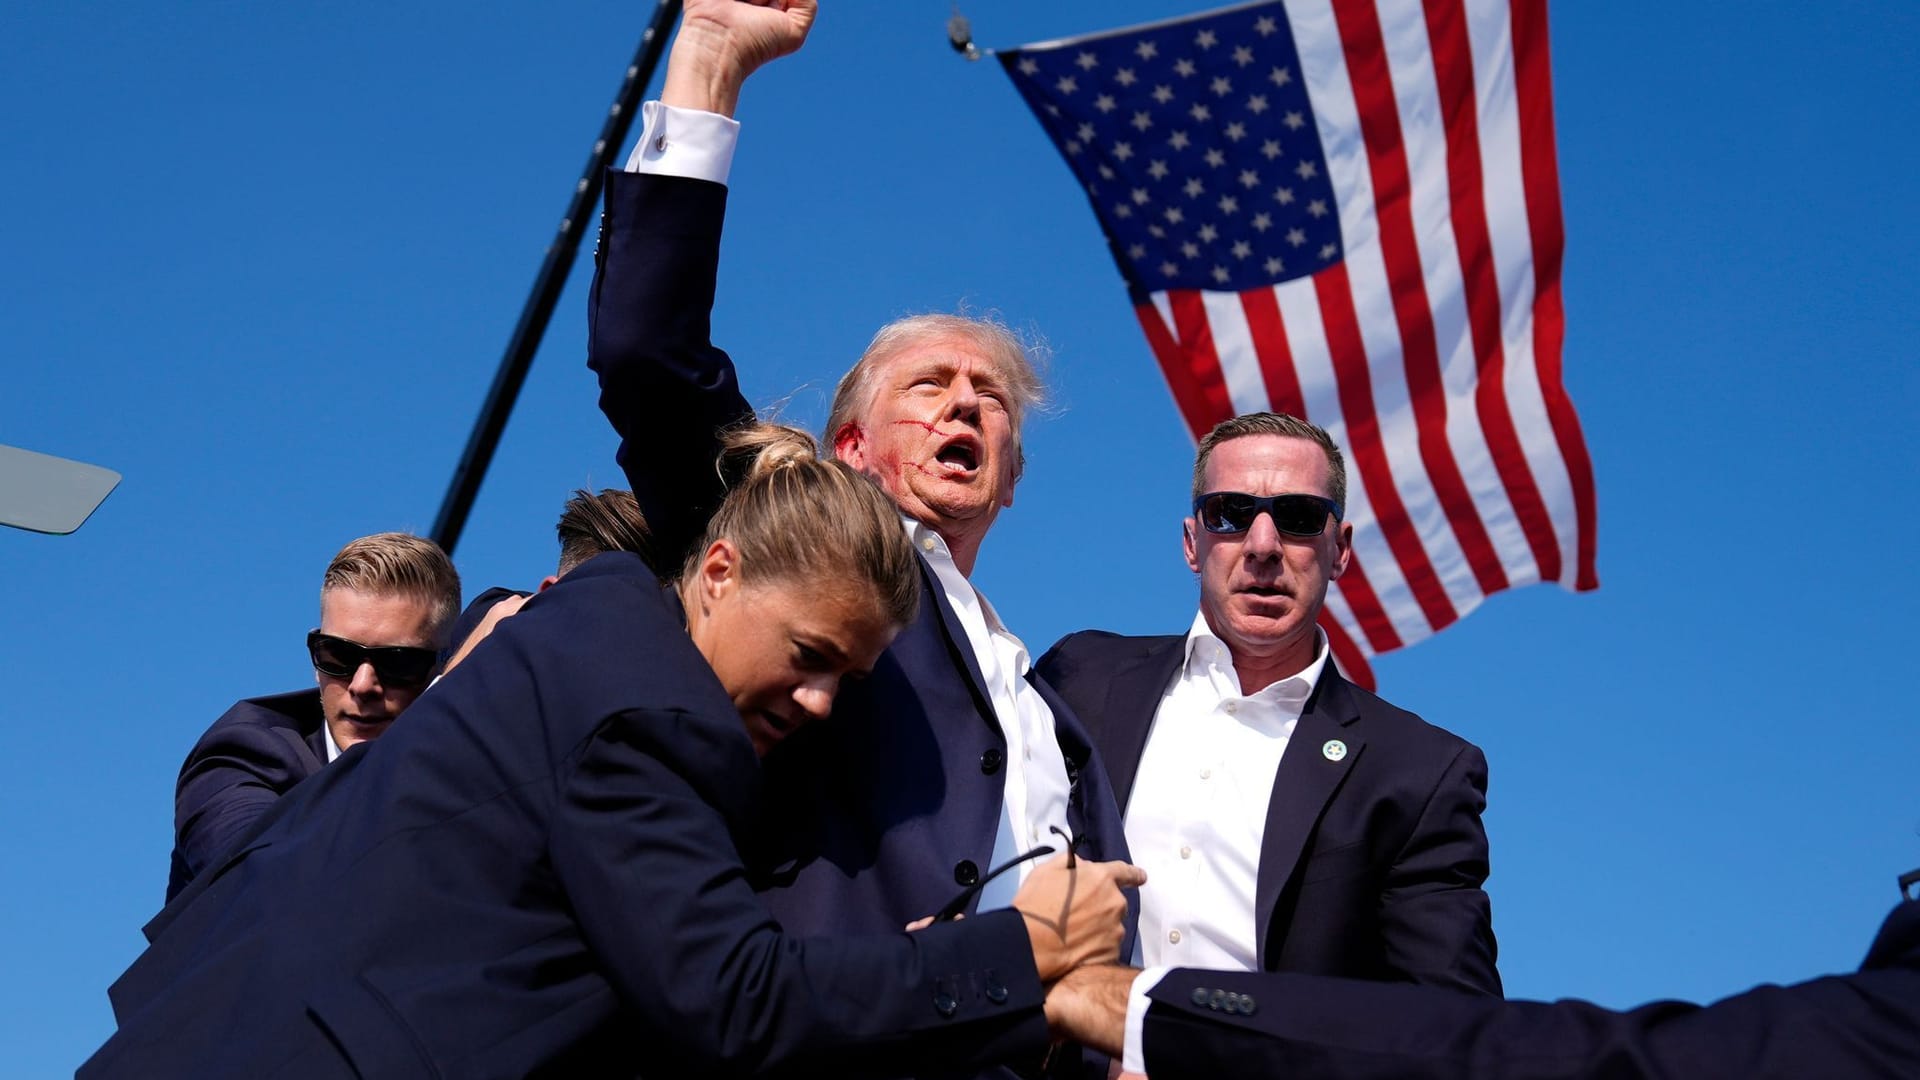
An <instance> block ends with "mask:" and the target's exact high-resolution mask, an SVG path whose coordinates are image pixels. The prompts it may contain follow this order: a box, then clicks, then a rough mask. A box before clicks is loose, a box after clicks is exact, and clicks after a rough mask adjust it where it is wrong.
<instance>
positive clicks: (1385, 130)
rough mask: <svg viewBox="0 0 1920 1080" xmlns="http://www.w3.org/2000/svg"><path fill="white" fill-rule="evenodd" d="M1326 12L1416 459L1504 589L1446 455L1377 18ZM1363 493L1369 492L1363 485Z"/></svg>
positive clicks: (1477, 567) (1483, 576) (1436, 372)
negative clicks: (1355, 114)
mask: <svg viewBox="0 0 1920 1080" xmlns="http://www.w3.org/2000/svg"><path fill="white" fill-rule="evenodd" d="M1333 13H1334V19H1335V21H1336V22H1337V23H1338V24H1339V27H1340V44H1341V48H1342V50H1343V51H1344V52H1345V53H1346V57H1347V73H1348V80H1349V82H1350V83H1351V84H1352V86H1353V100H1354V105H1355V106H1356V107H1357V108H1358V109H1359V113H1360V134H1361V137H1362V139H1363V140H1364V141H1365V143H1366V146H1367V169H1368V172H1369V173H1370V175H1371V177H1372V180H1373V201H1374V214H1375V216H1376V218H1377V219H1378V221H1379V226H1380V255H1381V258H1382V260H1383V261H1384V262H1385V263H1386V268H1387V281H1388V283H1389V285H1390V286H1391V289H1392V299H1393V314H1394V320H1395V322H1397V323H1398V324H1399V328H1400V354H1401V362H1402V364H1403V366H1404V368H1405V370H1406V377H1407V396H1408V398H1409V400H1410V402H1411V403H1412V405H1413V415H1414V425H1415V428H1416V429H1417V431H1418V432H1419V437H1418V440H1417V441H1418V444H1419V447H1420V460H1421V462H1422V463H1423V464H1424V465H1425V466H1426V472H1427V482H1428V483H1429V484H1430V485H1431V486H1432V488H1433V493H1434V497H1435V498H1436V499H1437V500H1438V501H1439V503H1440V509H1441V512H1442V513H1444V514H1445V515H1446V517H1447V522H1448V524H1449V525H1451V526H1452V528H1453V535H1454V538H1455V539H1456V540H1457V541H1458V542H1459V544H1460V550H1461V553H1462V554H1464V555H1465V556H1466V559H1467V565H1468V566H1470V567H1471V568H1472V569H1473V576H1474V579H1475V581H1476V582H1478V584H1479V586H1480V592H1481V593H1482V594H1483V595H1484V594H1487V593H1492V592H1497V591H1499V590H1501V589H1504V588H1506V587H1507V572H1506V570H1505V569H1504V568H1503V567H1502V566H1501V565H1500V557H1499V555H1498V554H1496V553H1495V552H1494V550H1493V540H1492V539H1491V538H1490V537H1489V536H1488V535H1487V527H1486V524H1485V523H1484V522H1482V521H1481V520H1480V511H1479V508H1478V507H1476V506H1474V504H1473V496H1472V495H1471V494H1469V493H1468V491H1467V484H1466V481H1465V480H1464V479H1462V477H1461V475H1460V465H1459V463H1458V462H1456V461H1454V459H1453V447H1452V445H1451V444H1449V443H1448V442H1447V397H1446V387H1445V386H1444V385H1443V384H1442V382H1441V379H1440V350H1439V347H1438V345H1437V344H1436V343H1435V340H1434V330H1433V308H1432V307H1431V306H1430V304H1429V302H1428V299H1427V283H1426V272H1425V270H1424V269H1423V268H1422V267H1421V265H1420V247H1419V243H1418V241H1416V240H1415V238H1414V230H1413V201H1412V187H1413V181H1412V178H1411V177H1410V176H1409V175H1408V174H1407V151H1406V143H1405V140H1404V138H1403V136H1402V132H1401V130H1400V112H1399V107H1398V106H1397V105H1396V104H1395V103H1394V96H1393V77H1392V74H1391V73H1390V72H1389V71H1388V68H1387V49H1386V43H1385V42H1384V41H1382V40H1381V36H1380V15H1379V12H1377V11H1376V10H1374V7H1373V5H1372V4H1357V3H1356V4H1338V3H1336V4H1334V5H1333ZM1367 491H1368V492H1369V494H1371V493H1372V491H1373V485H1372V484H1371V483H1369V484H1368V485H1367ZM1439 628H1440V627H1439V626H1438V625H1435V627H1434V629H1436V630H1438V629H1439Z"/></svg>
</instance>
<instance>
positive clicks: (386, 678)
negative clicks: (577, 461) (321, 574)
mask: <svg viewBox="0 0 1920 1080" xmlns="http://www.w3.org/2000/svg"><path fill="white" fill-rule="evenodd" d="M459 609H460V575H459V574H458V573H456V572H455V571H454V569H453V563H452V562H451V561H450V560H448V558H447V556H446V553H445V552H443V551H441V550H440V547H439V545H437V544H435V543H434V542H433V541H431V540H427V539H424V538H422V537H418V536H412V535H409V534H407V533H377V534H375V535H373V536H363V537H361V538H360V539H358V540H355V541H353V542H352V543H350V544H348V545H347V546H346V547H343V548H341V549H340V552H339V554H337V555H335V556H334V557H333V562H332V563H330V564H329V565H328V566H327V573H326V577H325V578H324V580H323V582H322V584H321V587H320V626H319V627H318V628H317V629H315V630H313V631H312V632H310V633H309V634H308V635H307V652H308V655H309V656H310V658H311V659H312V661H313V671H314V681H315V683H316V684H317V685H316V686H314V687H313V688H312V689H308V690H296V691H294V692H292V693H289V694H275V695H273V696H271V697H260V698H248V699H246V700H245V701H241V702H240V703H238V704H236V705H234V706H233V708H231V709H228V710H227V711H226V713H225V714H224V715H222V716H221V717H220V719H218V720H216V721H214V724H213V726H212V727H211V728H208V729H207V732H206V734H204V735H202V736H200V741H199V742H197V743H195V744H194V747H193V750H192V752H190V753H189V754H188V755H187V760H186V763H185V764H183V765H181V766H180V779H179V781H178V782H177V783H176V785H175V787H174V799H173V828H174V846H173V858H172V869H171V872H170V873H169V875H168V880H167V899H168V900H172V899H173V898H174V897H175V896H177V895H179V893H180V891H181V890H182V889H184V888H186V887H187V884H188V883H189V882H191V881H192V880H193V878H194V875H196V874H199V873H200V872H202V871H203V870H205V869H206V868H207V867H208V865H209V864H211V863H213V862H215V861H216V860H218V859H219V858H220V857H221V856H222V855H224V854H226V853H227V852H228V851H230V850H232V848H233V847H234V845H235V844H236V843H237V842H238V841H239V840H240V838H241V837H242V836H245V835H246V834H247V832H248V830H249V828H250V827H251V826H252V825H253V823H254V822H255V821H256V820H258V819H259V817H260V816H261V815H262V814H264V813H266V811H267V810H268V809H269V808H270V807H272V806H273V804H274V802H275V800H277V799H279V798H280V796H282V795H285V794H286V793H287V792H288V791H289V790H291V789H292V788H293V786H294V785H295V784H298V783H299V782H300V781H302V780H305V779H306V778H307V777H309V776H312V775H313V774H314V773H316V772H319V771H320V767H321V766H323V765H325V764H327V763H329V762H331V761H333V760H334V759H335V758H338V757H339V756H340V755H341V753H343V752H344V751H346V750H348V749H350V748H352V747H353V746H356V745H358V744H359V743H362V742H366V741H369V740H371V739H376V738H378V737H379V736H380V735H381V734H382V733H383V732H385V731H386V730H387V728H388V726H389V725H391V724H392V723H393V720H394V718H395V717H397V716H399V715H400V713H401V712H402V711H403V710H405V709H406V707H407V706H409V705H411V704H413V699H414V698H416V697H418V696H419V694H420V691H421V690H423V689H425V688H426V686H427V683H428V682H429V681H430V680H431V679H432V678H433V674H434V669H435V667H436V666H437V664H438V660H439V650H440V647H441V646H442V645H443V644H444V637H445V633H446V629H447V627H448V626H449V625H450V624H451V623H452V621H453V617H454V615H455V613H456V612H458V611H459Z"/></svg>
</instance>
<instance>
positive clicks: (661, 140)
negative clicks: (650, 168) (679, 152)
mask: <svg viewBox="0 0 1920 1080" xmlns="http://www.w3.org/2000/svg"><path fill="white" fill-rule="evenodd" d="M653 148H654V150H656V151H665V150H666V148H667V137H666V136H665V135H662V136H660V137H658V138H656V139H654V140H653Z"/></svg>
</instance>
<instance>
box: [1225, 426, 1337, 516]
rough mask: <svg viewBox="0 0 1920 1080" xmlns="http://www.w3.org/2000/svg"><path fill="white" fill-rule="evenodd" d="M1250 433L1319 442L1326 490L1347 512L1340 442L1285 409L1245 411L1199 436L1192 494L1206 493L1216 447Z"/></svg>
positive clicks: (1325, 431)
mask: <svg viewBox="0 0 1920 1080" xmlns="http://www.w3.org/2000/svg"><path fill="white" fill-rule="evenodd" d="M1250 435H1280V436H1284V437H1286V438H1289V439H1305V440H1307V441H1308V442H1310V443H1312V444H1314V445H1315V446H1318V447H1319V448H1320V452H1321V453H1323V454H1325V455H1326V456H1327V477H1328V482H1327V488H1328V490H1327V494H1328V495H1329V496H1331V497H1332V499H1333V501H1334V502H1337V503H1339V504H1340V508H1341V511H1342V512H1343V513H1344V512H1345V510H1346V506H1347V461H1346V458H1344V457H1342V456H1341V454H1340V445H1339V444H1338V443H1336V442H1334V441H1333V436H1331V435H1329V434H1327V429H1325V428H1323V427H1321V426H1320V425H1318V424H1312V423H1308V422H1307V421H1305V420H1302V419H1300V418H1299V417H1297V416H1289V415H1287V414H1286V413H1276V412H1256V413H1243V414H1241V415H1239V416H1236V417H1234V418H1233V419H1231V420H1222V421H1220V422H1219V423H1218V424H1215V425H1214V426H1213V430H1212V431H1209V432H1207V437H1206V438H1204V439H1201V440H1200V448H1199V450H1198V451H1197V452H1196V453H1195V454H1194V455H1193V497H1194V498H1196V499H1197V498H1199V497H1200V496H1201V495H1203V494H1205V493H1206V484H1207V459H1208V458H1211V457H1212V456H1213V450H1214V447H1216V446H1219V445H1220V444H1221V443H1223V442H1228V441H1230V440H1233V439H1244V438H1246V437H1248V436H1250Z"/></svg>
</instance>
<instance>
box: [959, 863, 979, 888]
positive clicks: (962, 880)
mask: <svg viewBox="0 0 1920 1080" xmlns="http://www.w3.org/2000/svg"><path fill="white" fill-rule="evenodd" d="M979 880H980V868H979V867H977V866H975V865H973V860H972V859H961V860H960V861H959V862H957V863H954V864H953V882H954V884H956V885H972V884H974V883H975V882H977V881H979Z"/></svg>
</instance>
